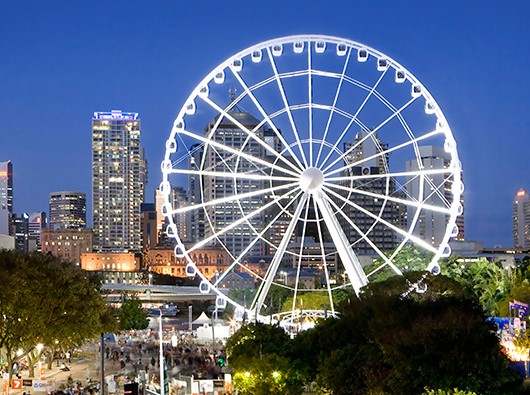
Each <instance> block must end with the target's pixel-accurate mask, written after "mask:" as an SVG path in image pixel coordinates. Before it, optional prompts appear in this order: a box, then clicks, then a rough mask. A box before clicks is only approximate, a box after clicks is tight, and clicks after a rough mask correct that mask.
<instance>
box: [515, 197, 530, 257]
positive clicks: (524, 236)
mask: <svg viewBox="0 0 530 395" xmlns="http://www.w3.org/2000/svg"><path fill="white" fill-rule="evenodd" d="M513 246H514V247H516V248H517V247H519V248H530V196H528V193H526V191H525V190H524V189H520V190H519V191H518V192H517V194H516V195H515V200H514V202H513Z"/></svg>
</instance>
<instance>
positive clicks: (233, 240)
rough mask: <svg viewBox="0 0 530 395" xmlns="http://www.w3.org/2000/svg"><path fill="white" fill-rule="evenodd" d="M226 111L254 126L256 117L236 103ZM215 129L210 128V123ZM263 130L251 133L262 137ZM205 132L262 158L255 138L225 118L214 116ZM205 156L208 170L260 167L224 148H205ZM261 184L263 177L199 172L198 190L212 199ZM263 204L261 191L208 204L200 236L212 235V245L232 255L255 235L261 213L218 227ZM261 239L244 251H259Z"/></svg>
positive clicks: (261, 222)
mask: <svg viewBox="0 0 530 395" xmlns="http://www.w3.org/2000/svg"><path fill="white" fill-rule="evenodd" d="M235 108H236V110H234V111H232V112H231V113H230V115H231V117H233V118H234V119H236V120H237V121H238V122H240V123H241V124H242V125H244V126H245V127H247V128H248V129H249V130H254V129H255V128H256V127H257V125H258V124H259V121H258V120H257V119H256V118H254V117H253V116H252V115H251V114H249V113H246V112H242V111H240V110H239V109H237V107H235ZM215 126H217V127H216V129H214V127H215ZM264 130H265V128H264V127H263V126H262V127H260V128H257V129H256V130H255V134H254V135H255V136H257V137H258V138H261V139H263V140H264V137H265V136H264ZM205 131H206V135H207V136H210V138H211V139H213V140H215V141H218V142H219V143H222V144H223V145H224V146H226V147H230V148H234V149H237V150H241V151H242V152H245V153H247V154H250V155H252V156H254V157H258V158H265V149H264V148H263V146H262V145H260V144H259V143H258V142H257V141H256V140H255V139H248V134H247V133H246V132H245V131H244V130H241V129H240V128H239V127H238V126H237V125H235V124H234V123H232V121H230V120H229V119H228V118H223V119H221V120H219V119H215V120H213V121H212V122H211V123H210V124H208V125H207V127H206V129H205ZM203 155H205V157H203V158H202V162H204V163H203V164H204V168H206V169H208V170H210V171H212V172H233V171H235V170H237V172H239V173H247V174H252V173H256V174H259V172H260V169H259V168H258V166H257V165H256V163H254V162H252V161H250V160H246V159H244V158H241V157H237V156H234V155H233V154H231V153H229V152H228V151H223V150H219V151H218V150H215V149H211V148H208V149H206V150H205V151H203ZM263 188H264V181H263V180H256V179H239V180H236V179H233V178H228V177H218V176H212V175H205V176H203V185H202V190H201V193H202V195H203V200H204V201H206V202H208V201H212V200H216V199H221V198H225V197H228V196H235V195H238V194H245V193H248V192H250V191H254V190H260V189H263ZM264 204H265V201H264V196H263V195H256V196H252V197H249V198H248V199H244V200H240V201H235V200H234V201H227V202H224V203H221V204H215V205H209V206H207V207H206V208H205V225H204V236H205V238H209V237H212V236H216V237H215V238H214V239H212V242H211V243H210V244H211V245H212V246H217V245H221V244H222V245H224V247H225V248H226V249H227V250H228V251H230V252H231V253H232V254H233V255H234V256H240V254H241V253H242V251H243V250H244V249H246V248H247V246H249V245H250V244H251V243H252V242H253V241H254V240H255V239H256V235H257V233H259V232H260V231H261V230H262V229H263V226H264V221H265V217H264V213H259V214H256V215H253V216H251V217H249V218H248V219H247V220H246V221H244V222H243V223H242V224H241V225H239V226H235V227H232V228H230V230H228V231H226V230H225V231H222V230H223V229H225V228H226V227H227V226H229V225H232V224H233V223H234V222H236V221H238V220H241V218H243V217H245V216H247V215H248V214H250V213H254V212H256V211H259V209H260V208H261V207H263V206H264ZM264 244H265V243H264V241H263V240H259V241H257V242H256V243H255V244H254V245H253V247H252V248H251V250H249V252H248V255H263V254H264Z"/></svg>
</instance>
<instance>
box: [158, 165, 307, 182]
mask: <svg viewBox="0 0 530 395" xmlns="http://www.w3.org/2000/svg"><path fill="white" fill-rule="evenodd" d="M168 174H186V175H205V176H208V177H219V178H231V179H234V180H237V179H241V180H264V181H271V180H272V181H291V182H294V181H298V179H297V178H294V177H280V176H274V175H273V176H271V175H268V174H254V173H238V172H225V171H208V170H206V171H203V170H189V169H176V168H173V169H172V170H169V171H168Z"/></svg>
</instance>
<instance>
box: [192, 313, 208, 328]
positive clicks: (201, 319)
mask: <svg viewBox="0 0 530 395" xmlns="http://www.w3.org/2000/svg"><path fill="white" fill-rule="evenodd" d="M211 322H212V320H211V319H210V318H208V316H207V315H206V313H205V312H204V311H203V312H202V313H201V315H200V316H199V318H197V319H196V320H195V321H193V322H192V324H196V325H204V324H209V323H211Z"/></svg>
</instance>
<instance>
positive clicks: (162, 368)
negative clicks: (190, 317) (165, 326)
mask: <svg viewBox="0 0 530 395" xmlns="http://www.w3.org/2000/svg"><path fill="white" fill-rule="evenodd" d="M150 276H151V275H150ZM158 311H160V317H159V320H158V338H159V341H160V357H159V358H160V364H159V365H160V395H164V389H165V388H164V335H163V333H162V309H158Z"/></svg>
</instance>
